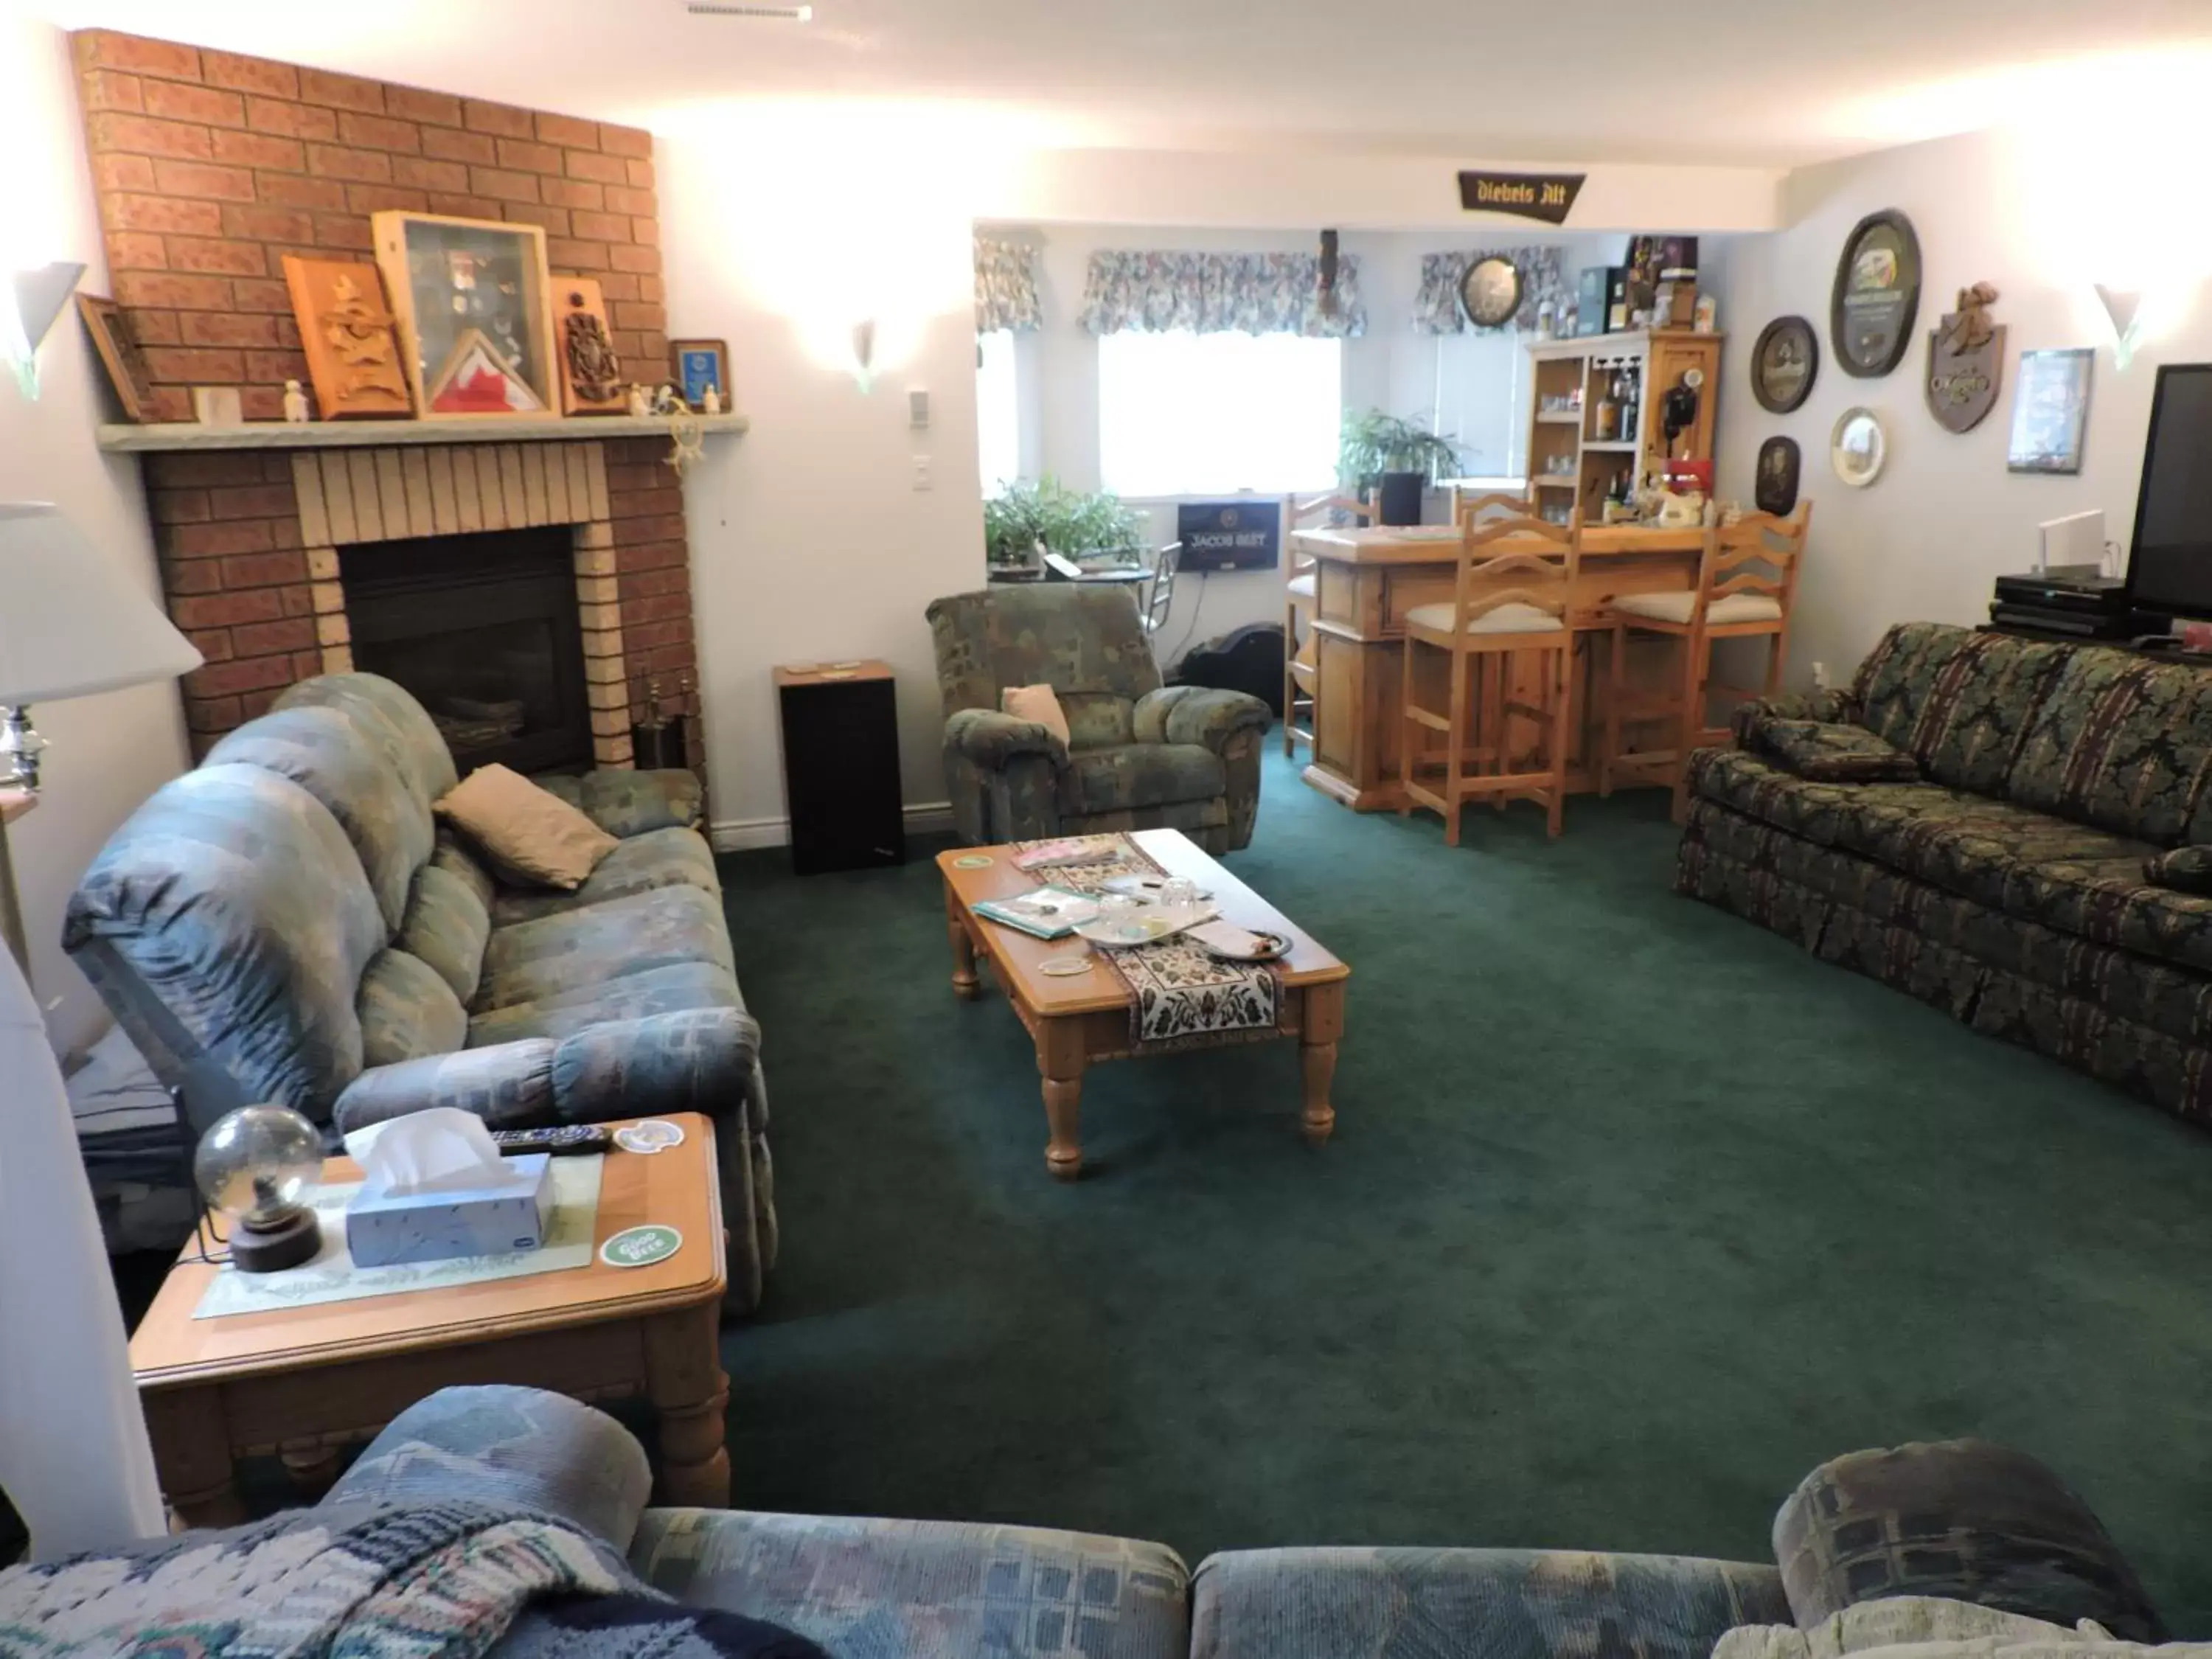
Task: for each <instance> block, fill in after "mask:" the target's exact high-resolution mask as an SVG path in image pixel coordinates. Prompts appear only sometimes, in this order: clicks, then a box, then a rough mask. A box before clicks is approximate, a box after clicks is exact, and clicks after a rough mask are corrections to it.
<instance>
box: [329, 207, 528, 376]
mask: <svg viewBox="0 0 2212 1659" xmlns="http://www.w3.org/2000/svg"><path fill="white" fill-rule="evenodd" d="M369 224H370V227H371V229H372V232H373V234H374V237H375V241H376V264H377V269H378V270H381V271H382V272H383V273H384V283H385V287H386V289H387V290H388V291H389V293H390V295H391V298H392V313H393V315H394V316H395V317H396V318H397V319H398V325H399V345H400V355H401V356H402V357H403V358H404V360H405V363H404V367H405V368H406V371H407V382H408V387H409V390H410V392H411V393H412V394H413V397H414V400H415V412H416V414H417V415H418V416H422V417H423V418H425V419H428V418H430V417H433V416H435V417H438V418H441V419H444V418H448V417H471V416H474V417H483V418H504V417H512V416H524V415H546V414H555V413H558V412H559V410H560V408H561V372H560V368H559V362H560V358H559V356H558V353H557V352H556V349H555V346H554V339H553V317H552V309H551V306H550V297H551V279H550V277H549V276H547V274H546V269H545V233H544V231H543V230H541V229H539V228H538V227H537V226H536V225H521V224H506V223H501V222H497V221H495V220H486V219H449V218H447V217H444V216H441V215H438V214H431V213H402V212H397V211H391V210H387V211H386V212H383V213H376V214H372V215H370V216H369Z"/></svg>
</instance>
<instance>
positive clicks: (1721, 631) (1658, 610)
mask: <svg viewBox="0 0 2212 1659" xmlns="http://www.w3.org/2000/svg"><path fill="white" fill-rule="evenodd" d="M1812 518H1813V503H1812V502H1810V501H1801V502H1799V503H1798V506H1797V510H1796V512H1795V513H1791V514H1790V516H1789V517H1788V518H1786V519H1782V518H1777V517H1776V516H1775V515H1774V514H1772V513H1746V514H1745V515H1744V516H1743V517H1742V518H1741V520H1738V521H1737V522H1736V523H1735V524H1733V525H1728V526H1717V527H1715V528H1712V529H1709V530H1707V531H1706V532H1705V556H1704V557H1703V558H1702V559H1701V560H1700V561H1699V565H1698V585H1697V586H1695V587H1693V588H1691V589H1689V590H1688V591H1686V592H1680V593H1631V594H1628V595H1626V596H1625V597H1623V598H1620V599H1615V600H1613V603H1612V604H1611V605H1608V606H1607V609H1606V611H1605V614H1604V616H1603V617H1602V618H1601V625H1604V626H1609V627H1611V629H1613V664H1612V670H1611V676H1610V679H1609V682H1608V684H1607V688H1606V700H1605V736H1604V748H1603V752H1602V753H1601V754H1600V756H1599V757H1598V772H1597V780H1598V781H1597V789H1598V793H1599V794H1600V795H1609V794H1611V793H1613V786H1614V784H1616V783H1620V782H1654V781H1656V782H1663V783H1666V784H1668V785H1669V786H1670V787H1672V788H1673V790H1674V817H1675V818H1676V820H1677V821H1678V822H1679V821H1680V818H1681V817H1682V816H1683V813H1684V811H1685V810H1686V807H1687V805H1688V802H1689V787H1690V752H1691V750H1694V749H1699V748H1702V747H1705V746H1706V745H1708V744H1722V743H1726V742H1727V741H1728V740H1729V729H1728V726H1727V725H1726V724H1725V723H1723V724H1722V725H1719V726H1713V725H1711V724H1710V723H1709V722H1708V720H1707V716H1708V714H1709V712H1710V705H1711V700H1712V698H1713V696H1715V695H1716V694H1720V695H1723V696H1731V697H1735V698H1739V699H1741V698H1749V697H1759V696H1769V697H1771V696H1773V695H1774V693H1775V692H1776V691H1777V690H1780V688H1781V684H1782V664H1783V659H1784V655H1785V653H1787V651H1788V649H1789V644H1790V607H1791V605H1792V604H1793V602H1794V601H1795V600H1796V596H1797V574H1798V571H1799V569H1800V568H1801V567H1802V564H1803V562H1804V558H1803V555H1804V551H1805V532H1806V527H1807V526H1808V525H1809V524H1810V523H1811V522H1812ZM1638 636H1644V637H1652V636H1657V637H1661V638H1666V639H1673V640H1679V641H1681V656H1680V659H1679V660H1678V662H1677V664H1676V665H1675V668H1674V673H1673V675H1672V676H1671V679H1670V683H1669V684H1668V687H1667V689H1665V690H1660V691H1640V690H1636V689H1634V688H1633V687H1632V686H1630V685H1629V684H1628V683H1627V674H1626V666H1625V665H1626V658H1627V647H1628V645H1629V643H1630V641H1632V640H1633V639H1635V638H1637V637H1638ZM1761 637H1764V638H1765V640H1766V641H1767V653H1766V676H1765V683H1764V684H1761V685H1759V686H1756V687H1753V686H1739V685H1724V684H1718V683H1717V682H1715V681H1714V679H1713V678H1712V647H1713V641H1715V640H1741V639H1756V638H1761ZM1631 720H1651V721H1655V722H1656V721H1662V720H1663V721H1666V722H1668V723H1669V724H1671V725H1672V726H1673V727H1674V747H1673V748H1672V749H1651V750H1642V751H1640V752H1638V753H1636V754H1624V753H1623V752H1622V750H1621V746H1620V731H1621V727H1622V726H1624V725H1626V723H1628V722H1629V721H1631Z"/></svg>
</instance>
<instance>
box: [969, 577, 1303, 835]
mask: <svg viewBox="0 0 2212 1659" xmlns="http://www.w3.org/2000/svg"><path fill="white" fill-rule="evenodd" d="M928 615H929V626H930V629H931V633H932V635H933V639H934V641H935V644H936V648H937V685H938V690H939V694H940V695H941V696H943V698H944V700H945V782H946V785H947V787H949V788H950V789H951V795H952V822H953V824H954V827H955V828H956V829H958V830H959V832H960V837H961V839H962V840H963V841H965V842H968V843H969V845H970V846H975V845H980V844H982V843H985V842H1006V841H1036V840H1042V839H1043V838H1045V837H1047V836H1058V835H1062V834H1066V835H1076V834H1082V833H1085V832H1093V831H1099V830H1108V829H1180V830H1182V832H1183V833H1184V834H1185V835H1187V836H1189V837H1190V838H1191V839H1192V840H1193V841H1194V842H1197V843H1198V844H1199V845H1200V846H1201V847H1203V848H1206V851H1207V852H1209V853H1213V854H1222V853H1231V852H1235V851H1236V850H1237V848H1240V847H1244V846H1248V845H1249V844H1250V842H1251V840H1252V822H1253V819H1254V818H1255V817H1257V816H1258V814H1259V811H1260V744H1261V741H1262V740H1263V738H1264V737H1265V734H1266V732H1267V726H1268V725H1269V723H1270V722H1271V721H1272V720H1273V719H1274V714H1273V711H1272V710H1271V709H1269V708H1268V707H1267V704H1266V703H1264V702H1261V701H1260V700H1259V699H1258V698H1257V697H1252V696H1246V695H1245V694H1244V693H1243V692H1242V691H1218V690H1207V689H1206V688H1203V687H1200V686H1194V685H1172V686H1163V685H1162V684H1160V670H1159V665H1158V663H1157V662H1155V661H1154V660H1153V658H1152V640H1151V638H1150V637H1149V636H1148V635H1146V632H1145V629H1144V625H1143V624H1142V623H1140V622H1139V620H1138V617H1137V605H1136V601H1135V600H1133V599H1131V598H1130V597H1129V593H1128V591H1127V589H1126V588H1122V587H1118V586H1085V585H1084V584H1082V583H1079V582H1044V583H1039V584H1036V585H1035V586H1019V585H1011V584H1010V585H1007V586H1000V587H994V588H990V589H987V590H986V591H984V592H979V593H955V594H952V595H951V596H950V597H948V598H945V599H934V600H932V601H931V602H930V606H929V612H928ZM1019 685H1049V686H1051V687H1052V689H1053V690H1054V692H1055V693H1057V694H1058V696H1059V699H1060V710H1061V712H1062V713H1063V714H1066V717H1067V726H1068V738H1067V741H1066V743H1062V742H1061V741H1060V738H1059V736H1058V734H1057V733H1055V732H1050V731H1048V730H1047V729H1046V728H1045V727H1044V726H1039V725H1037V724H1036V723H1035V722H1033V721H1030V720H1017V719H1016V718H1014V716H1012V714H1002V713H1001V712H1000V708H999V702H1000V693H1001V692H1003V691H1005V690H1007V689H1008V688H1009V687H1012V686H1019Z"/></svg>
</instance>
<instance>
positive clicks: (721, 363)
mask: <svg viewBox="0 0 2212 1659" xmlns="http://www.w3.org/2000/svg"><path fill="white" fill-rule="evenodd" d="M668 368H669V374H670V376H671V379H673V380H674V381H675V383H676V390H677V391H678V392H679V393H681V394H682V396H683V398H684V402H685V403H687V404H690V405H691V407H692V408H694V409H697V408H699V407H700V406H701V405H702V404H704V403H705V402H706V401H707V388H708V386H712V387H714V395H715V397H717V398H720V399H721V404H722V409H723V412H724V413H727V412H728V410H729V408H730V348H729V347H728V346H726V345H725V344H724V343H722V342H721V341H720V340H671V341H670V342H669V343H668Z"/></svg>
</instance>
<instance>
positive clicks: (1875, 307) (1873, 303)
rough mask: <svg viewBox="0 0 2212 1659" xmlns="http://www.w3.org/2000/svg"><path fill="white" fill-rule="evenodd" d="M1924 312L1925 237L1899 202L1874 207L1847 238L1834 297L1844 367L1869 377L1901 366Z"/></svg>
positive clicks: (1832, 320) (1833, 324) (1832, 313)
mask: <svg viewBox="0 0 2212 1659" xmlns="http://www.w3.org/2000/svg"><path fill="white" fill-rule="evenodd" d="M1919 313H1920V239H1919V238H1918V237H1917V236H1916V235H1915V234H1913V231H1912V221H1911V220H1910V219H1908V218H1906V217H1905V216H1904V215H1903V214H1902V213H1899V211H1898V210H1896V209H1895V208H1884V209H1883V210H1881V212H1880V213H1869V215H1867V216H1866V217H1865V218H1863V219H1862V220H1860V221H1859V222H1858V223H1857V225H1855V226H1853V227H1852V228H1851V234H1850V235H1849V236H1848V237H1846V238H1845V239H1844V254H1843V258H1840V259H1838V261H1837V262H1836V286H1835V290H1834V292H1833V294H1832V295H1831V296H1830V298H1829V301H1828V333H1829V335H1830V337H1831V339H1832V343H1833V344H1834V346H1835V350H1836V361H1837V362H1839V363H1841V364H1842V365H1843V366H1844V374H1850V375H1855V376H1857V378H1858V379H1860V380H1875V379H1878V378H1879V377H1881V375H1884V374H1888V373H1889V371H1890V370H1892V369H1893V368H1896V367H1897V366H1898V364H1899V362H1902V361H1903V360H1904V357H1905V347H1906V346H1907V345H1909V344H1910V343H1911V340H1912V319H1914V318H1915V317H1917V315H1918V314H1919Z"/></svg>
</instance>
